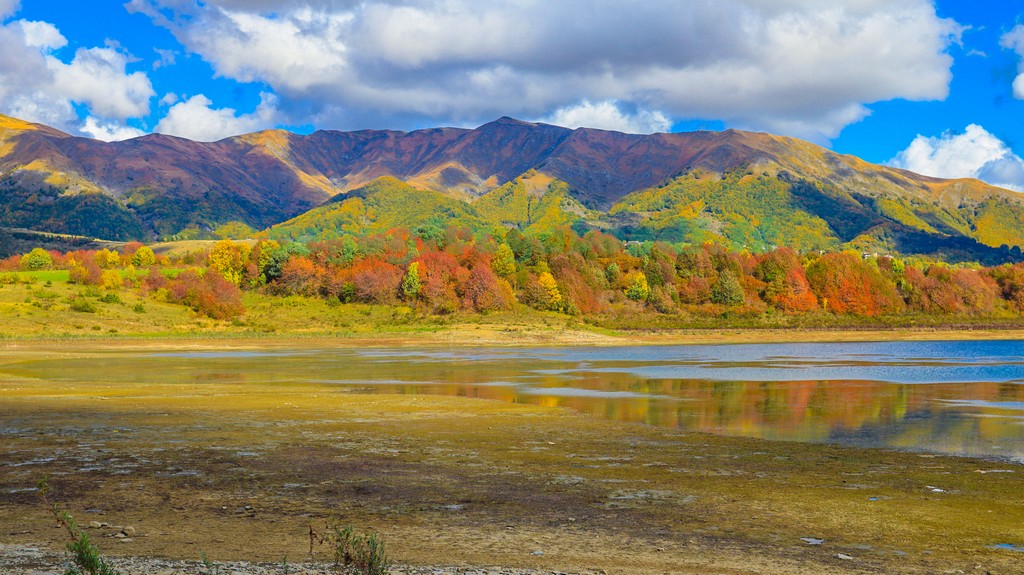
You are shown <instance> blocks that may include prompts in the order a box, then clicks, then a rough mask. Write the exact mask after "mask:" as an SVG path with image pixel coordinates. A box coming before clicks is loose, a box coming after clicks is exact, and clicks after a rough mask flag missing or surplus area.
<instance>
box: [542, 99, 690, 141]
mask: <svg viewBox="0 0 1024 575" xmlns="http://www.w3.org/2000/svg"><path fill="white" fill-rule="evenodd" d="M541 121H542V122H547V123H549V124H555V125H557V126H565V127H566V128H600V129H602V130H615V131H617V132H626V133H632V134H652V133H654V132H667V131H668V130H669V128H671V127H672V122H671V121H670V120H669V119H668V118H667V117H666V116H665V114H662V113H661V112H655V111H651V110H637V111H636V112H633V113H628V112H623V111H622V110H621V109H620V107H619V104H618V103H617V102H611V101H609V102H596V103H592V102H590V101H589V100H583V101H582V102H580V103H579V104H576V105H575V106H567V107H564V108H559V109H558V110H555V113H554V114H551V115H550V116H548V117H546V118H543V119H541Z"/></svg>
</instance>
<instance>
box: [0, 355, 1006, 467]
mask: <svg viewBox="0 0 1024 575" xmlns="http://www.w3.org/2000/svg"><path fill="white" fill-rule="evenodd" d="M6 378H33V379H42V380H51V381H74V382H76V383H89V382H104V383H108V382H123V383H126V384H146V385H152V386H156V387H154V388H153V389H154V391H155V390H157V389H158V388H159V387H158V386H162V385H181V384H185V385H202V384H203V383H206V382H216V383H218V384H232V385H233V384H237V385H260V386H266V385H270V386H278V385H280V386H287V385H291V384H295V383H302V384H319V385H323V386H325V388H327V389H331V390H337V391H340V392H349V391H352V390H358V391H362V392H371V393H403V394H441V395H455V396H465V397H476V398H485V399H492V400H501V401H509V402H517V403H530V404H541V405H549V406H563V407H568V408H571V409H575V410H578V411H581V412H585V413H589V414H593V415H596V416H600V417H605V418H609V419H615V420H620V421H627V422H638V423H645V424H650V425H663V426H674V427H680V428H684V429H688V430H699V431H708V432H712V433H720V434H725V435H741V436H750V437H759V438H765V439H773V440H788V441H803V442H828V443H840V444H847V445H858V446H866V447H890V448H899V449H908V450H914V451H922V452H941V453H952V454H961V455H974V456H982V457H990V458H1001V459H1012V460H1015V461H1019V462H1024V343H1021V342H1004V341H970V342H961V341H951V342H896V343H893V342H886V343H841V344H838V343H837V344H760V345H714V346H641V347H618V348H585V347H571V348H461V349H437V348H392V349H370V350H358V349H347V348H346V349H311V348H303V349H294V350H283V351H282V350H279V349H275V350H271V351H266V352H260V351H251V350H246V351H230V350H225V351H210V352H180V353H179V352H172V353H149V354H140V353H139V352H137V351H132V352H123V353H121V352H108V353H104V354H100V355H99V356H95V357H91V358H87V359H75V360H74V362H73V366H72V365H69V363H68V360H60V359H47V360H40V361H33V362H27V363H21V364H16V365H12V366H8V367H7V368H4V369H3V371H0V381H3V380H4V379H6Z"/></svg>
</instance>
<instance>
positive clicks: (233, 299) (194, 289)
mask: <svg viewBox="0 0 1024 575" xmlns="http://www.w3.org/2000/svg"><path fill="white" fill-rule="evenodd" d="M167 290H168V298H169V299H170V300H171V301H172V302H175V303H180V304H184V305H187V306H188V307H190V308H192V309H193V310H195V311H196V312H197V313H200V314H203V315H205V316H208V317H211V318H213V319H231V318H234V317H238V316H240V315H242V314H244V313H245V306H243V305H242V292H241V290H239V289H238V286H236V285H235V284H233V283H231V282H229V281H228V280H226V279H224V277H222V276H221V275H220V274H217V273H213V272H207V273H205V274H202V275H199V274H197V273H196V272H194V271H192V270H186V271H184V272H181V273H180V274H178V276H177V277H175V278H174V279H173V280H170V281H169V282H168V286H167Z"/></svg>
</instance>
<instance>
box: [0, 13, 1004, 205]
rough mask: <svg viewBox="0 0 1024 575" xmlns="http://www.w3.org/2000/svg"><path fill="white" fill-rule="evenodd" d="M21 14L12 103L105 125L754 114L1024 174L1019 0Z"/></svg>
mask: <svg viewBox="0 0 1024 575" xmlns="http://www.w3.org/2000/svg"><path fill="white" fill-rule="evenodd" d="M0 19H2V23H0V45H2V46H4V50H3V53H2V54H0V113H4V114H9V115H13V116H18V117H22V118H25V119H28V120H32V121H38V122H41V123H46V124H50V125H53V126H56V127H59V128H61V129H63V130H66V131H68V132H71V133H75V134H81V135H89V136H92V137H99V138H102V139H108V140H109V139H124V138H127V137H132V136H137V135H141V134H144V133H149V132H153V131H159V132H163V133H169V134H174V135H180V136H184V137H190V138H193V139H199V140H216V139H219V138H221V137H226V136H229V135H233V134H237V133H242V132H247V131H254V130H258V129H264V128H271V127H285V128H288V129H292V130H295V131H299V132H309V131H311V130H313V129H320V128H324V129H346V130H347V129H362V128H391V129H405V130H407V129H415V128H421V127H432V126H437V125H456V126H476V125H479V124H481V123H484V122H487V121H489V120H492V119H495V118H497V117H499V116H503V115H508V116H514V117H517V118H521V119H525V120H533V121H545V122H550V123H556V124H560V125H567V126H570V127H576V126H590V127H598V128H606V129H618V130H622V131H631V132H653V131H680V130H691V129H722V128H726V127H735V128H740V129H751V130H762V131H769V132H773V133H779V134H783V135H790V136H795V137H800V138H804V139H808V140H811V141H814V142H815V143H819V144H822V145H826V146H829V147H831V148H832V149H834V150H836V151H838V152H841V153H849V154H855V155H858V156H860V157H862V158H864V159H866V160H868V161H872V162H877V163H891V164H893V165H898V166H901V167H906V168H908V169H913V170H915V171H919V172H922V173H927V174H930V175H935V176H940V177H961V176H969V177H980V178H982V179H985V180H987V181H989V182H991V183H995V184H997V185H1003V186H1006V187H1010V188H1013V189H1018V190H1024V162H1022V161H1021V159H1020V156H1022V155H1024V137H1022V136H1021V126H1024V75H1021V74H1022V73H1024V65H1022V61H1024V25H1021V23H1022V21H1024V20H1022V19H1024V4H1020V3H1017V2H977V1H970V2H969V1H965V0H938V1H937V2H933V1H931V0H835V1H833V2H820V0H788V1H787V2H767V3H766V2H763V1H760V0H720V1H719V2H715V3H698V2H677V1H675V0H648V1H647V2H644V3H623V2H621V1H611V0H560V1H559V2H549V1H547V0H492V1H490V2H477V1H472V0H443V1H439V2H425V1H422V0H387V1H384V0H363V1H360V0H205V1H197V0H128V1H125V0H91V1H89V2H81V1H71V0H20V1H19V0H0ZM1018 77H1020V78H1021V80H1020V81H1019V82H1017V85H1016V86H1017V89H1016V90H1015V84H1014V82H1015V80H1017V78H1018Z"/></svg>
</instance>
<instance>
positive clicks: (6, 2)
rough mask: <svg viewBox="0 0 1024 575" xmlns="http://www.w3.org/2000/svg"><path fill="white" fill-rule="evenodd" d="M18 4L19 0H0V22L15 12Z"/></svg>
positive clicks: (18, 6)
mask: <svg viewBox="0 0 1024 575" xmlns="http://www.w3.org/2000/svg"><path fill="white" fill-rule="evenodd" d="M20 4H21V2H20V0H0V22H3V21H4V19H5V18H7V17H8V16H11V15H13V14H14V13H15V12H17V11H18V8H20Z"/></svg>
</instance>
